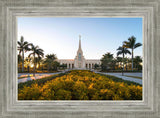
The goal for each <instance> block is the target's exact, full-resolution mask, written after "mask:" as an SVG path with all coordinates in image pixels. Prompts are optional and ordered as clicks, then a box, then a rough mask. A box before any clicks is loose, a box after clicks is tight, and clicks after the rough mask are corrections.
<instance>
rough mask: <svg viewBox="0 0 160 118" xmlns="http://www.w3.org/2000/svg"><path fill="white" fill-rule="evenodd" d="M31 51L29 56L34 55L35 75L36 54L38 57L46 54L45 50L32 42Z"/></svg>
mask: <svg viewBox="0 0 160 118" xmlns="http://www.w3.org/2000/svg"><path fill="white" fill-rule="evenodd" d="M31 51H32V52H31V53H30V54H29V55H28V57H30V56H33V61H34V69H33V75H34V76H35V70H36V56H37V57H43V56H44V53H43V52H44V51H43V50H42V49H41V48H39V47H38V46H34V45H33V44H32V47H31Z"/></svg>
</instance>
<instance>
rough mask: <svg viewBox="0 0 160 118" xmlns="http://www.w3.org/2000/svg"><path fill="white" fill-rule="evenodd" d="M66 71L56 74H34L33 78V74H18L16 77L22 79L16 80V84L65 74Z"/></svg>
mask: <svg viewBox="0 0 160 118" xmlns="http://www.w3.org/2000/svg"><path fill="white" fill-rule="evenodd" d="M65 72H66V71H63V72H56V73H36V74H35V76H33V74H31V73H18V77H24V78H22V79H18V84H19V83H24V82H27V81H30V80H36V79H41V78H44V77H49V76H51V75H55V74H60V73H65Z"/></svg>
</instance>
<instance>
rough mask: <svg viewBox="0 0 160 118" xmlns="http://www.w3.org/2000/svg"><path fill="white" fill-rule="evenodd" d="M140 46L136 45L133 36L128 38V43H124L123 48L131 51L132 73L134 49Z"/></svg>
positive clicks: (139, 44)
mask: <svg viewBox="0 0 160 118" xmlns="http://www.w3.org/2000/svg"><path fill="white" fill-rule="evenodd" d="M140 46H142V44H141V43H136V37H134V36H131V37H129V38H128V41H124V47H126V48H130V49H131V50H132V71H133V57H134V54H133V51H134V49H136V48H137V47H140Z"/></svg>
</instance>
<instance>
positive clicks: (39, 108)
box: [0, 0, 160, 118]
mask: <svg viewBox="0 0 160 118" xmlns="http://www.w3.org/2000/svg"><path fill="white" fill-rule="evenodd" d="M21 16H31V17H36V16H40V17H45V16H51V17H57V16H58V17H62V16H63V17H142V18H143V65H144V67H143V100H142V101H18V100H17V51H16V50H17V47H16V46H17V45H16V43H17V17H21ZM159 44H160V1H159V0H0V118H10V117H11V118H37V117H41V118H46V117H47V118H48V117H55V118H57V117H58V118H59V117H62V118H75V117H76V118H77V117H78V118H82V117H85V118H88V117H89V118H90V117H95V118H100V117H107V118H108V117H109V118H111V117H113V118H157V117H160V98H159V94H160V48H159Z"/></svg>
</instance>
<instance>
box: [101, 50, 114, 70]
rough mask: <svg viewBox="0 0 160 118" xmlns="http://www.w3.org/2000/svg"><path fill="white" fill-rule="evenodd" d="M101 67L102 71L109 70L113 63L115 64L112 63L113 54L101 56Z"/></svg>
mask: <svg viewBox="0 0 160 118" xmlns="http://www.w3.org/2000/svg"><path fill="white" fill-rule="evenodd" d="M101 62H102V63H101V66H102V70H110V69H112V68H114V67H113V63H114V62H115V61H114V58H113V54H111V53H106V54H104V55H103V57H102V58H101Z"/></svg>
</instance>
